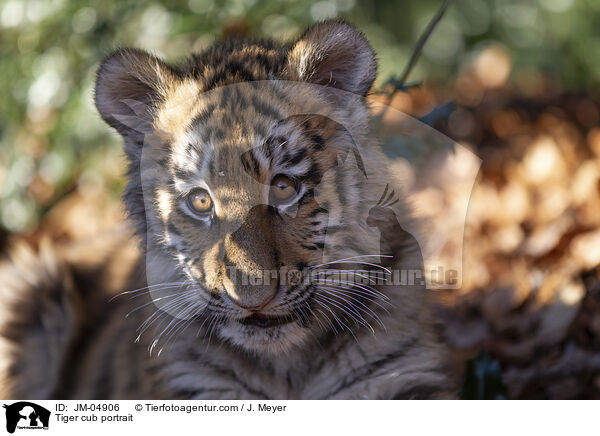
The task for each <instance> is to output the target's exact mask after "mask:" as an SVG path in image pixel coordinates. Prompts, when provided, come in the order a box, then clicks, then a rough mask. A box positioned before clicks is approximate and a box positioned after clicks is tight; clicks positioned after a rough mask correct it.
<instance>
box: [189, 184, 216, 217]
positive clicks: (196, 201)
mask: <svg viewBox="0 0 600 436" xmlns="http://www.w3.org/2000/svg"><path fill="white" fill-rule="evenodd" d="M186 201H187V204H188V206H189V207H190V208H191V209H192V210H193V211H194V212H196V213H198V214H201V215H206V214H207V213H209V212H210V211H211V210H212V207H213V202H212V199H211V198H210V195H208V192H206V191H205V190H204V189H196V190H195V191H193V192H191V193H190V194H189V195H188V197H187V200H186Z"/></svg>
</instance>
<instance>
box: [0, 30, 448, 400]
mask: <svg viewBox="0 0 600 436" xmlns="http://www.w3.org/2000/svg"><path fill="white" fill-rule="evenodd" d="M375 73H376V62H375V55H374V53H373V50H372V49H371V47H370V46H369V44H368V42H367V41H366V39H365V38H364V36H363V35H362V34H361V33H360V32H358V31H357V30H356V29H355V28H354V27H352V26H351V25H349V24H347V23H345V22H343V21H339V20H333V21H326V22H323V23H320V24H317V25H315V26H314V27H311V28H309V29H308V30H307V31H306V32H305V33H304V34H303V35H302V36H301V37H300V38H299V39H298V40H297V41H295V42H293V43H291V44H285V45H279V44H277V43H275V42H272V41H250V40H242V39H230V40H227V41H224V42H220V43H216V44H215V45H213V46H212V47H210V48H208V49H207V50H205V51H204V52H202V53H200V54H194V55H192V56H191V57H190V58H189V59H187V60H186V61H185V62H184V63H182V64H180V65H176V66H174V65H169V64H167V63H165V62H164V61H162V60H161V59H159V58H157V57H155V56H153V55H150V54H148V53H146V52H144V51H141V50H136V49H122V50H118V51H116V52H114V53H112V54H111V55H109V56H108V57H107V58H106V59H105V60H104V61H103V62H102V64H101V66H100V68H99V70H98V76H97V83H96V89H95V101H96V105H97V108H98V111H99V112H100V115H101V116H102V118H103V119H104V120H105V121H106V122H107V123H108V124H109V125H110V126H112V127H113V128H115V129H116V130H117V131H118V133H119V134H120V135H121V136H122V137H123V139H124V143H125V153H126V156H127V158H128V162H129V171H128V184H127V187H126V189H125V194H124V201H125V205H126V208H127V210H128V212H129V217H130V220H131V222H132V223H133V224H134V227H135V230H136V234H137V235H136V236H135V238H134V237H133V236H131V235H129V234H128V233H124V234H112V235H111V236H110V237H107V236H99V237H98V238H97V240H95V241H92V242H86V243H85V244H84V243H81V242H80V243H78V244H75V245H73V246H69V247H62V248H61V249H60V250H57V249H53V248H52V247H42V249H41V251H40V254H39V255H34V254H32V253H31V252H30V251H28V250H27V249H25V248H22V247H21V248H20V249H18V250H15V251H14V252H13V255H12V260H11V261H9V262H5V264H4V265H3V266H2V269H1V270H0V275H1V277H2V278H1V280H2V282H3V283H7V285H6V286H5V287H4V289H2V290H0V292H2V294H0V295H1V296H2V299H1V301H0V304H1V305H2V306H3V307H2V311H3V312H4V313H3V315H6V316H4V317H3V318H2V321H0V325H1V335H2V339H1V341H0V347H2V353H3V354H2V358H1V359H2V361H1V364H2V368H1V370H2V373H1V376H2V382H0V395H1V396H4V397H19V398H40V397H47V398H89V399H95V398H195V399H200V398H204V399H250V398H254V399H342V398H344V399H346V398H348V399H350V398H356V399H358V398H361V399H404V398H451V397H453V396H454V392H455V391H454V385H453V382H452V381H451V379H450V377H449V376H448V371H447V365H446V356H445V349H444V347H443V346H442V345H441V344H440V342H439V341H438V339H437V336H436V334H435V332H434V320H433V318H432V316H431V315H430V312H429V309H428V304H427V295H426V290H425V285H424V283H423V280H422V279H421V280H414V281H412V282H410V283H396V282H394V281H393V280H390V277H392V276H393V273H394V271H397V270H408V271H412V272H415V271H416V272H417V273H418V274H416V275H415V277H416V278H417V279H418V278H422V274H421V273H422V270H423V260H422V257H421V254H420V250H419V245H418V243H417V240H416V238H415V237H414V236H413V235H412V234H411V232H410V231H408V230H407V229H409V228H414V225H413V224H414V223H412V221H411V219H410V212H409V209H408V207H407V206H406V204H405V202H404V199H403V196H402V191H401V189H399V188H397V187H396V188H394V186H392V185H393V184H390V181H391V180H393V175H390V174H388V170H387V164H386V159H385V157H384V155H383V154H382V153H381V151H380V150H379V149H378V146H377V143H376V142H377V141H376V140H375V139H374V135H373V134H372V133H371V132H370V127H369V117H368V111H367V105H366V103H365V99H364V97H365V96H366V94H367V92H368V91H369V89H370V88H371V86H372V84H373V81H374V79H375ZM411 226H412V227H411ZM413 233H414V232H413ZM135 241H138V242H139V244H140V246H141V250H139V251H135V250H134V251H132V245H131V244H134V243H135ZM123 291H125V292H123ZM110 297H112V298H110Z"/></svg>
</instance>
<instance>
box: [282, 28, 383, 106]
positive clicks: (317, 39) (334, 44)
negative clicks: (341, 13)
mask: <svg viewBox="0 0 600 436" xmlns="http://www.w3.org/2000/svg"><path fill="white" fill-rule="evenodd" d="M288 71H289V74H290V76H291V79H292V80H301V81H305V82H310V83H315V84H317V85H323V86H329V87H332V88H339V89H343V90H344V91H349V92H353V93H355V94H360V95H362V96H364V95H366V94H367V92H368V91H369V89H370V88H371V86H372V85H373V81H374V80H375V75H376V73H377V63H376V61H375V53H374V52H373V49H372V48H371V46H370V45H369V43H368V41H367V39H366V38H365V36H364V35H363V34H362V33H361V32H359V31H358V30H356V28H355V27H354V26H352V25H351V24H349V23H347V22H345V21H343V20H339V19H334V20H328V21H324V22H322V23H319V24H317V25H315V26H313V27H311V28H309V29H308V30H307V31H306V32H305V33H304V35H302V36H301V37H300V39H299V40H298V41H297V42H296V44H294V46H293V47H292V50H291V51H290V53H289V55H288Z"/></svg>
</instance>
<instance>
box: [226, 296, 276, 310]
mask: <svg viewBox="0 0 600 436" xmlns="http://www.w3.org/2000/svg"><path fill="white" fill-rule="evenodd" d="M274 296H275V294H273V295H269V296H268V297H267V298H265V299H264V301H263V302H262V303H260V304H259V305H258V306H242V305H241V304H239V303H238V302H237V301H235V300H233V302H234V303H235V304H237V305H238V306H240V307H241V308H242V309H246V310H252V311H253V312H257V311H259V310H262V309H263V308H264V307H265V306H266V305H267V304H269V302H270V301H271V300H272V299H273V297H274Z"/></svg>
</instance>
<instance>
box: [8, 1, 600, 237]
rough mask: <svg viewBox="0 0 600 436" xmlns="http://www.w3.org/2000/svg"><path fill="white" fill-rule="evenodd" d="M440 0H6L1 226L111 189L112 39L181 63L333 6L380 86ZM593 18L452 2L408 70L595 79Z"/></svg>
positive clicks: (116, 174)
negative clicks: (370, 58)
mask: <svg viewBox="0 0 600 436" xmlns="http://www.w3.org/2000/svg"><path fill="white" fill-rule="evenodd" d="M439 5H440V1H439V0H419V1H408V0H404V1H385V0H376V1H357V0H322V1H314V0H311V1H297V0H269V1H265V0H244V1H243V0H180V1H176V0H172V1H165V2H143V1H132V0H103V1H98V2H86V1H80V0H2V1H1V2H0V89H1V91H2V98H1V99H0V114H1V116H0V227H1V228H4V229H5V230H6V231H8V232H11V233H12V232H23V231H28V230H30V229H32V228H34V227H35V226H36V224H37V223H38V222H39V220H40V218H41V217H42V216H43V214H44V213H45V212H46V211H47V210H48V209H49V207H50V206H51V205H52V204H54V203H56V201H57V200H58V199H60V198H61V197H63V196H64V195H65V194H66V193H68V192H72V191H73V190H79V191H80V192H81V193H84V194H85V195H87V196H93V195H94V194H95V193H98V192H100V191H108V192H109V193H113V194H114V195H115V196H117V195H118V193H119V190H120V186H121V183H122V180H121V170H122V168H123V163H122V158H121V154H120V143H119V140H118V138H117V136H116V135H115V134H114V133H113V132H111V131H110V130H109V129H108V128H107V127H106V126H105V125H104V124H103V123H102V122H101V120H100V118H99V116H98V115H97V113H96V111H95V109H94V107H93V104H92V91H91V90H92V84H93V81H94V75H95V71H96V68H97V65H98V62H99V61H100V60H101V59H102V57H103V56H104V55H106V54H107V53H108V52H109V51H110V50H111V49H113V48H115V47H119V46H137V47H142V48H145V49H148V50H150V51H153V52H155V53H158V54H160V55H162V56H164V57H165V58H167V59H168V60H170V61H177V60H178V59H181V58H182V57H184V56H186V55H187V54H188V53H189V52H190V51H194V50H202V49H203V48H204V47H207V46H208V45H210V44H211V42H212V41H213V40H215V39H216V38H219V37H222V36H224V35H228V34H233V33H243V34H249V35H254V36H260V37H273V38H278V39H287V38H293V37H295V36H298V35H299V33H301V32H302V30H303V29H304V28H305V27H306V26H308V25H310V24H311V23H314V22H316V21H319V20H322V19H325V18H329V17H334V16H341V17H344V18H347V19H348V20H350V21H352V22H354V23H355V24H356V25H357V26H358V27H359V28H360V29H361V30H362V31H363V32H364V33H365V34H366V35H367V37H368V39H369V40H370V41H371V42H372V44H373V46H374V47H375V49H376V51H377V53H378V57H379V66H380V74H379V82H378V85H379V86H381V84H382V83H384V82H385V80H387V79H389V78H390V77H394V76H397V75H398V74H400V73H401V71H402V69H403V68H404V66H405V64H406V62H407V60H408V57H409V56H410V53H411V51H412V49H413V46H414V43H415V41H416V40H417V38H418V36H419V34H420V32H421V31H422V30H423V29H424V28H425V26H426V24H427V22H428V20H429V19H430V18H431V16H433V15H434V13H435V11H436V10H437V8H438V7H439ZM599 28H600V2H598V1H596V0H456V1H455V2H454V3H453V5H452V6H451V8H450V10H449V11H448V13H447V15H446V17H445V18H444V19H443V21H442V22H441V23H440V24H439V26H438V27H437V28H436V30H435V32H434V34H433V35H432V37H431V39H430V41H429V42H428V44H427V45H426V47H425V49H424V51H423V56H422V59H421V61H420V62H419V64H418V66H417V67H416V69H415V70H414V71H413V73H412V75H411V78H412V79H416V80H421V79H427V80H428V81H430V82H431V83H437V84H439V85H440V86H447V85H448V84H451V83H455V82H456V81H457V80H460V77H461V72H462V71H464V70H465V69H466V68H471V69H472V68H473V65H475V69H476V70H477V69H479V70H481V69H483V70H484V72H485V73H486V76H485V77H486V80H487V82H488V83H487V84H488V85H491V86H499V85H504V84H505V83H506V82H507V81H510V82H511V83H514V84H515V86H517V87H518V88H519V89H520V90H521V91H522V92H524V93H527V92H535V89H536V86H537V85H536V84H537V83H538V82H539V76H540V75H543V76H544V77H545V78H547V80H550V81H552V83H554V84H555V85H556V86H559V87H563V88H566V89H591V88H592V87H595V84H597V82H598V78H599V75H600V32H598V31H597V30H596V29H599ZM490 47H491V49H490ZM482 53H485V56H481V54H482ZM474 59H477V61H476V64H473V62H474ZM484 83H485V81H484ZM467 85H469V86H468V87H467V88H465V89H467V90H470V85H471V84H470V83H467ZM459 91H460V89H459ZM469 92H470V91H469ZM538 92H539V90H538ZM470 97H472V96H470ZM107 188H108V189H107Z"/></svg>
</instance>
